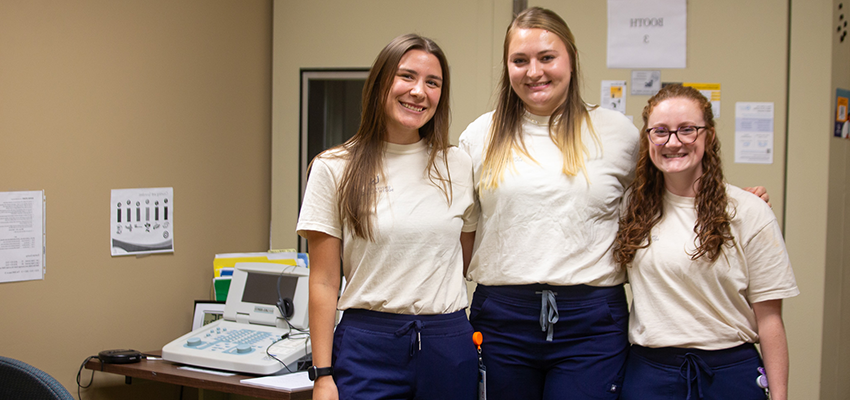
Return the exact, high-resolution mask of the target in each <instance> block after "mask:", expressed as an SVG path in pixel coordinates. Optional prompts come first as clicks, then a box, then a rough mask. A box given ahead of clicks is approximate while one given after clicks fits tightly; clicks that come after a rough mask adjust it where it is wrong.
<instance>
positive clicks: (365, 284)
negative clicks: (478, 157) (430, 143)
mask: <svg viewBox="0 0 850 400" xmlns="http://www.w3.org/2000/svg"><path fill="white" fill-rule="evenodd" d="M428 155H429V150H428V148H427V146H426V145H425V144H424V142H422V141H420V142H418V143H415V144H412V145H398V144H392V143H387V144H386V152H385V155H384V157H385V158H384V170H385V171H386V174H385V176H384V177H381V176H376V179H375V181H376V182H375V187H374V190H375V191H376V192H377V195H378V196H377V200H378V202H377V214H376V215H377V217H376V218H373V224H374V225H373V228H374V233H375V241H374V242H371V241H368V240H364V239H362V238H359V237H354V236H353V235H352V233H351V232H350V231H349V230H348V229H347V228H344V227H343V224H342V220H341V219H340V216H339V210H338V204H339V198H338V190H337V185H338V183H339V181H340V179H341V176H342V173H343V169H344V167H345V163H346V161H345V160H344V159H342V158H333V157H327V156H320V157H318V158H317V159H316V160H315V161H314V162H313V166H312V168H311V170H310V178H309V180H308V181H307V188H306V192H305V194H304V201H303V203H302V205H301V213H300V216H299V218H298V225H297V231H298V233H299V234H300V235H303V232H304V231H318V232H323V233H326V234H328V235H330V236H333V237H336V238H340V239H342V254H341V258H342V268H343V273H344V274H345V278H346V280H347V286H346V288H345V291H344V292H343V294H342V296H341V297H340V299H339V303H338V308H339V309H340V310H345V309H349V308H360V309H366V310H373V311H382V312H388V313H397V314H443V313H450V312H454V311H458V310H462V309H464V308H466V306H467V302H468V301H467V295H466V284H465V282H464V279H463V257H462V251H461V246H460V234H461V231H464V232H468V231H473V230H475V224H476V219H477V216H478V212H477V209H476V208H475V204H474V202H473V193H472V166H471V162H470V159H469V156H467V155H466V153H464V152H463V151H461V150H460V149H458V148H450V149H449V150H448V165H449V171H448V172H450V173H451V181H452V190H453V197H452V202H451V204H448V202H447V200H446V197H445V195H444V193H443V192H442V191H441V190H440V189H439V188H437V187H436V186H435V185H434V184H432V183H431V182H430V180H429V179H428V176H427V172H426V165H427V162H428ZM440 160H441V158H440V157H438V161H437V165H438V167H439V168H440V170H441V172H442V176H443V177H447V176H448V175H447V173H446V169H445V165H444V164H442V163H441V162H440ZM384 179H386V180H384Z"/></svg>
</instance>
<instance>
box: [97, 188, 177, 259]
mask: <svg viewBox="0 0 850 400" xmlns="http://www.w3.org/2000/svg"><path fill="white" fill-rule="evenodd" d="M109 211H110V218H111V221H112V222H111V224H110V225H111V229H112V232H111V234H110V238H111V243H110V246H111V248H112V255H113V256H126V255H139V254H151V253H173V252H174V188H152V189H114V190H112V202H111V206H110V208H109Z"/></svg>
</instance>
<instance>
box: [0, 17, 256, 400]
mask: <svg viewBox="0 0 850 400" xmlns="http://www.w3.org/2000/svg"><path fill="white" fill-rule="evenodd" d="M271 9H272V4H271V1H228V0H179V1H172V0H145V1H132V2H130V1H120V2H116V1H111V0H78V1H73V2H69V1H33V2H29V1H3V2H0V49H2V50H0V71H2V72H0V170H2V171H3V173H2V179H0V191H12V190H42V189H43V190H45V193H46V196H47V203H46V204H47V213H46V215H47V241H46V243H47V274H46V276H45V279H44V280H39V281H29V282H18V283H2V284H0V304H2V310H0V321H2V322H0V326H2V328H3V340H2V341H0V355H3V356H7V357H12V358H16V359H20V360H23V361H25V362H28V363H30V364H32V365H34V366H36V367H38V368H40V369H43V370H44V371H46V372H47V373H49V374H51V375H53V376H54V377H56V378H57V379H58V380H59V381H60V382H61V383H62V384H63V385H65V387H67V388H68V389H69V390H70V391H72V392H75V391H76V383H75V376H76V373H77V369H78V367H79V366H80V364H81V363H82V362H83V360H84V359H85V358H86V357H87V356H90V355H95V354H97V353H98V352H99V351H100V350H105V349H120V348H133V349H137V350H142V351H145V350H156V349H159V348H161V347H162V346H163V345H164V344H165V343H167V342H168V341H170V340H172V339H174V338H176V337H178V336H179V335H181V334H183V333H185V332H187V331H188V330H189V329H190V326H191V318H192V310H193V300H195V299H208V298H209V290H210V282H211V279H212V260H213V257H214V254H215V253H218V252H233V251H264V250H266V249H268V243H269V230H268V229H269V225H268V224H269V216H270V195H271V194H270V186H269V182H270V178H271V173H270V170H271V161H270V160H271V152H270V146H271V137H270V131H271V107H270V103H271V24H272V15H271V12H272V11H271ZM147 187H173V188H174V214H173V216H174V226H175V231H174V242H175V249H176V250H175V252H174V253H173V254H161V255H151V256H147V257H139V258H137V257H111V256H110V248H109V240H110V237H109V235H110V232H109V230H110V217H109V208H108V207H109V205H110V190H111V189H119V188H147ZM84 376H85V378H84V382H85V381H88V376H89V373H85V374H84ZM178 391H179V388H177V387H175V386H171V385H164V384H161V385H160V384H153V383H150V382H145V381H143V380H139V379H136V380H135V381H134V383H133V386H126V385H124V383H123V379H122V378H119V377H116V376H110V375H108V374H103V373H98V374H96V375H95V383H94V386H93V389H89V390H87V391H84V393H83V398H85V399H105V398H111V399H119V398H120V399H130V398H139V399H142V398H175V399H176V398H177V395H178ZM166 394H167V395H168V396H166ZM75 397H76V393H75Z"/></svg>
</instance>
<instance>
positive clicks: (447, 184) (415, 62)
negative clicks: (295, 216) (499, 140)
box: [297, 35, 478, 400]
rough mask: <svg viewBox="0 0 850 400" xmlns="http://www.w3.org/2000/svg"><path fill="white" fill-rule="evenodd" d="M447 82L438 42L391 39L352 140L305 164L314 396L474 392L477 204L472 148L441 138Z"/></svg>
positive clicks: (467, 395)
mask: <svg viewBox="0 0 850 400" xmlns="http://www.w3.org/2000/svg"><path fill="white" fill-rule="evenodd" d="M449 84H450V80H449V68H448V63H447V61H446V57H445V55H444V54H443V51H442V50H441V49H440V48H439V46H437V44H436V43H434V42H433V41H431V40H429V39H427V38H423V37H420V36H417V35H404V36H399V37H398V38H396V39H394V40H393V41H392V42H391V43H390V44H388V45H387V46H386V47H385V48H384V49H383V50H382V51H381V52H380V54H378V57H377V58H376V59H375V62H374V64H373V65H372V68H371V70H370V72H369V77H368V79H367V81H366V85H365V87H364V89H363V114H362V119H361V125H360V128H359V130H358V131H357V133H356V134H355V136H354V137H352V138H351V139H350V140H349V141H347V142H346V143H345V144H343V145H341V146H338V147H335V148H332V149H330V150H328V151H325V152H324V153H322V154H320V155H319V156H317V157H316V159H315V160H313V163H312V165H311V169H310V178H309V180H308V181H307V190H306V193H305V196H304V201H303V204H302V208H301V214H300V216H299V220H298V227H297V230H298V233H299V234H300V235H302V236H304V237H305V238H306V239H307V242H308V244H309V246H310V249H309V250H310V331H311V338H312V346H313V365H314V366H315V367H317V368H316V370H314V371H316V372H318V374H317V375H323V374H326V376H318V377H316V381H315V384H314V389H313V398H314V399H317V400H319V399H321V400H324V399H336V398H340V399H414V398H417V399H419V398H423V399H465V400H469V399H472V398H473V397H474V396H475V390H476V386H477V380H476V374H477V354H476V351H475V346H474V344H473V342H472V328H471V326H470V324H469V321H468V320H467V318H466V313H465V311H464V309H465V308H466V307H467V304H468V303H467V296H466V286H465V284H464V281H463V269H464V260H465V259H468V255H469V253H470V252H471V240H469V239H471V236H469V235H470V234H469V233H464V232H468V231H471V230H474V227H475V223H476V219H477V217H478V214H477V210H476V208H475V204H474V200H473V192H472V173H471V171H472V166H471V161H470V159H469V156H467V155H466V153H464V152H463V151H461V150H460V149H458V148H455V147H451V146H449V143H448V124H449V86H450V85H449ZM462 242H463V244H462ZM464 255H466V256H467V257H466V258H465V257H464ZM340 262H341V264H342V265H341V268H340ZM340 269H341V270H342V272H343V274H344V276H345V278H346V280H347V286H346V288H345V291H344V292H343V293H342V295H341V297H339V299H337V295H338V293H339V287H340ZM338 309H339V310H344V311H345V312H344V314H343V317H342V320H341V321H340V323H339V326H338V327H337V328H336V330H335V331H334V322H335V316H336V311H337V310H338ZM331 367H332V368H331Z"/></svg>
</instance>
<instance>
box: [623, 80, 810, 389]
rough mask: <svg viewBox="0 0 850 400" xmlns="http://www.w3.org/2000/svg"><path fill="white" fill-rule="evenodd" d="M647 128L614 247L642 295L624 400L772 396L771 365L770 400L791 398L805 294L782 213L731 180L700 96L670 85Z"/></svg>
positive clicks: (646, 113) (636, 305)
mask: <svg viewBox="0 0 850 400" xmlns="http://www.w3.org/2000/svg"><path fill="white" fill-rule="evenodd" d="M643 121H644V135H643V137H642V138H641V143H640V153H639V158H638V164H637V168H636V176H635V180H634V182H633V183H632V185H631V187H630V189H629V191H628V192H627V198H628V202H627V203H626V204H625V205H624V207H623V213H622V216H621V220H620V230H619V234H618V236H617V241H616V242H615V251H614V258H615V259H616V261H617V263H618V264H619V265H620V266H621V267H623V269H626V270H628V276H629V282H630V284H631V288H632V292H633V294H634V299H633V303H632V313H631V318H630V322H629V340H630V342H631V343H633V345H632V346H631V350H630V353H629V358H628V364H627V367H626V375H625V381H624V383H623V392H622V395H621V399H626V400H629V399H640V400H674V399H681V400H684V399H706V400H714V399H717V400H720V399H742V400H746V399H752V400H755V399H764V398H765V393H764V391H763V390H762V388H760V387H759V385H758V384H757V379H758V378H759V376H760V374H763V373H764V371H765V370H766V378H767V379H766V381H767V383H768V384H769V388H770V394H771V398H772V399H774V400H784V399H785V398H786V395H787V390H786V386H787V382H788V348H787V344H786V339H785V328H784V325H783V323H782V313H781V312H782V299H784V298H788V297H792V296H796V295H797V294H798V293H799V290H798V289H797V286H796V283H795V280H794V274H793V272H792V270H791V265H790V262H789V259H788V254H787V253H786V251H785V243H784V241H783V239H782V233H781V231H780V228H779V224H778V223H777V221H776V217H775V216H774V215H773V212H772V211H771V210H770V207H768V205H767V204H765V203H764V202H763V201H762V200H760V199H759V198H758V197H756V196H754V195H752V194H751V193H748V192H746V191H744V190H742V189H739V188H737V187H735V186H732V185H729V184H727V183H726V182H725V181H724V179H723V169H722V167H721V163H720V154H719V150H720V142H719V141H718V139H717V133H716V132H715V125H714V118H713V113H712V110H711V103H710V102H709V101H708V100H707V99H706V98H705V97H704V96H703V95H702V94H700V93H699V92H698V91H697V90H695V89H693V88H689V87H683V86H680V85H672V86H667V87H665V88H663V89H661V91H660V92H658V94H656V95H655V96H653V97H652V98H650V99H649V104H647V106H646V108H644V110H643ZM758 342H761V351H762V354H763V355H764V362H763V363H762V360H761V359H760V357H759V353H758V352H757V351H756V349H755V346H754V345H753V344H754V343H758ZM762 367H763V369H762V370H760V368H762Z"/></svg>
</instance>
